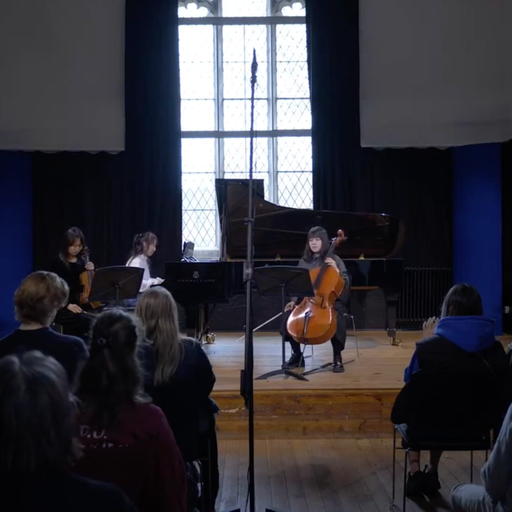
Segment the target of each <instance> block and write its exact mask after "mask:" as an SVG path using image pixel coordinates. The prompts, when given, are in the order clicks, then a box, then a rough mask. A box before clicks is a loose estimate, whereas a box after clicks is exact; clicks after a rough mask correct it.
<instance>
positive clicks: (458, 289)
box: [441, 283, 484, 317]
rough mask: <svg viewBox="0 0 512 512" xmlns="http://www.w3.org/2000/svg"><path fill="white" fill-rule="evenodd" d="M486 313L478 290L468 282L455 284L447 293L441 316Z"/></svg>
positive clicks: (479, 314)
mask: <svg viewBox="0 0 512 512" xmlns="http://www.w3.org/2000/svg"><path fill="white" fill-rule="evenodd" d="M483 314H484V308H483V306H482V297H481V296H480V294H479V293H478V290H477V289H476V288H475V287H473V286H471V285H469V284H466V283H459V284H456V285H455V286H453V287H452V288H451V289H450V291H449V292H448V293H447V294H446V297H445V299H444V301H443V306H442V308H441V316H442V317H445V316H481V315H483Z"/></svg>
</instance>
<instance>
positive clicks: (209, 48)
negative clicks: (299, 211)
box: [178, 0, 313, 257]
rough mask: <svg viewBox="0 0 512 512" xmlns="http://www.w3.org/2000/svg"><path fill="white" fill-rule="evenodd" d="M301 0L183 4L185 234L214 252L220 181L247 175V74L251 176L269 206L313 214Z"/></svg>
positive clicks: (191, 0)
mask: <svg viewBox="0 0 512 512" xmlns="http://www.w3.org/2000/svg"><path fill="white" fill-rule="evenodd" d="M304 3H305V2H304V0H302V1H301V0H272V1H271V2H269V1H268V0H250V1H249V0H183V1H181V2H180V3H179V11H178V13H179V16H180V33H179V36H180V80H181V127H182V170H183V180H182V182H183V238H184V239H186V240H191V241H194V242H195V244H196V249H197V252H198V254H199V256H201V255H204V256H207V257H212V256H215V255H216V253H218V247H219V222H218V215H217V206H216V200H215V178H217V177H221V178H245V177H247V176H248V171H249V135H250V133H249V128H250V96H251V87H250V78H251V62H252V52H253V48H254V49H256V56H257V60H258V75H257V79H258V81H257V87H256V94H255V97H256V101H255V128H256V130H257V137H256V140H255V155H254V156H255V158H254V177H255V178H263V179H264V181H265V197H266V199H267V200H268V201H271V202H273V203H276V204H280V205H284V206H289V207H292V208H312V195H313V194H312V157H311V109H310V102H309V77H308V69H307V48H306V26H305V18H304V14H305V7H304Z"/></svg>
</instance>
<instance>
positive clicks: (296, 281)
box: [254, 265, 315, 380]
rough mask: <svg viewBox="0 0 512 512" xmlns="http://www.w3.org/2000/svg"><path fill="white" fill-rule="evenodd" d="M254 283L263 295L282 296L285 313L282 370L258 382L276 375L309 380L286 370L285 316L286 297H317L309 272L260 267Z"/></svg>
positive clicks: (295, 269)
mask: <svg viewBox="0 0 512 512" xmlns="http://www.w3.org/2000/svg"><path fill="white" fill-rule="evenodd" d="M254 282H255V285H256V289H257V290H258V292H259V293H260V294H261V295H280V296H281V310H282V312H283V316H282V322H281V344H282V364H281V369H280V370H273V371H271V372H267V373H264V374H263V375H260V376H259V377H257V378H256V380H264V379H268V378H269V377H275V376H276V375H288V376H290V377H295V378H296V379H299V380H308V379H306V377H304V376H303V375H301V374H300V373H296V372H292V371H290V370H288V369H286V368H285V363H286V340H285V336H286V315H285V314H284V308H285V305H286V304H285V297H286V295H288V296H289V297H293V296H299V297H313V296H314V295H315V293H314V291H313V286H312V285H311V277H310V276H309V270H308V269H306V268H300V267H290V266H286V265H282V266H281V265H279V266H271V267H259V268H255V269H254Z"/></svg>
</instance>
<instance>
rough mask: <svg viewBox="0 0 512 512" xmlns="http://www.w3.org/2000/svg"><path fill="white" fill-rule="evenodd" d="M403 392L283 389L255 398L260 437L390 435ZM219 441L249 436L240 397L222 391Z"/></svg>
mask: <svg viewBox="0 0 512 512" xmlns="http://www.w3.org/2000/svg"><path fill="white" fill-rule="evenodd" d="M398 392H399V389H382V390H381V389H357V390H346V389H344V390H340V389H333V390H311V391H309V390H305V391H297V390H283V391H269V392H262V391H257V392H256V393H255V400H254V404H255V437H256V438H259V439H263V438H269V437H280V438H283V437H289V438H296V437H301V436H307V437H330V436H355V435H361V436H368V435H369V434H371V435H379V436H387V435H391V434H392V426H391V422H390V419H389V418H390V415H391V408H392V406H393V403H394V401H395V398H396V396H397V394H398ZM213 398H214V400H215V401H216V402H217V404H218V406H219V407H220V409H221V413H220V415H219V417H218V419H217V426H218V433H219V437H221V438H223V439H238V438H242V437H246V436H247V433H248V422H247V420H248V413H247V411H246V409H245V407H244V401H243V398H242V397H241V396H240V395H239V394H238V393H236V392H232V391H219V392H214V393H213Z"/></svg>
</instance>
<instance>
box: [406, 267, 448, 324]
mask: <svg viewBox="0 0 512 512" xmlns="http://www.w3.org/2000/svg"><path fill="white" fill-rule="evenodd" d="M452 279H453V277H452V269H451V268H448V267H440V268H436V267H406V268H405V269H404V281H403V289H402V295H401V296H400V299H399V301H398V318H397V327H398V328H399V329H411V330H415V329H421V326H422V324H423V322H424V321H425V320H427V319H428V318H430V317H432V316H437V317H439V316H440V314H441V305H442V303H443V299H444V296H445V295H446V293H447V292H448V290H449V289H450V288H451V287H452V284H453V281H452Z"/></svg>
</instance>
